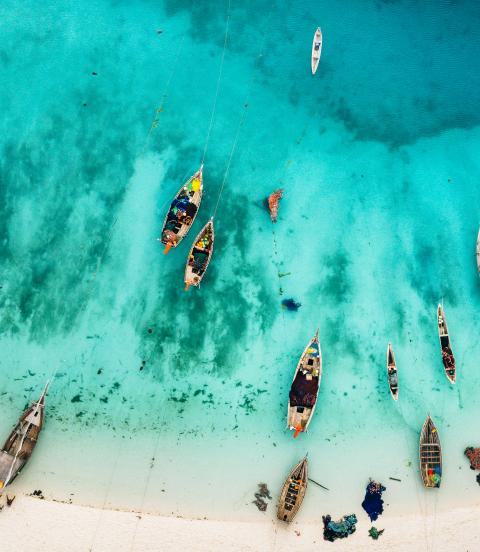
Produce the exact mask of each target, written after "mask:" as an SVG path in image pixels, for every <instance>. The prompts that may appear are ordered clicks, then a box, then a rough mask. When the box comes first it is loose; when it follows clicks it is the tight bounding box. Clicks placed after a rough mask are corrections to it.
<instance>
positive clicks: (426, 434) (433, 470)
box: [420, 415, 442, 488]
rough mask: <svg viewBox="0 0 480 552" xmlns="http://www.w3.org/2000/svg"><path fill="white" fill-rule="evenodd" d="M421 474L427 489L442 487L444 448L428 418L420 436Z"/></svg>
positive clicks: (428, 417)
mask: <svg viewBox="0 0 480 552" xmlns="http://www.w3.org/2000/svg"><path fill="white" fill-rule="evenodd" d="M420 474H421V476H422V480H423V484H424V486H425V487H427V488H432V487H440V483H441V480H442V447H441V445H440V438H439V436H438V431H437V428H436V427H435V424H434V423H433V422H432V419H431V418H430V415H429V416H427V419H426V420H425V423H424V424H423V428H422V432H421V434H420Z"/></svg>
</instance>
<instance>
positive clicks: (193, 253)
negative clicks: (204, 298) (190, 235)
mask: <svg viewBox="0 0 480 552" xmlns="http://www.w3.org/2000/svg"><path fill="white" fill-rule="evenodd" d="M214 240H215V234H214V231H213V218H212V219H210V220H209V221H208V222H207V224H205V226H204V227H203V228H202V229H201V230H200V232H199V233H198V235H197V237H196V238H195V241H194V242H193V245H192V248H191V249H190V253H189V254H188V259H187V264H186V266H185V290H188V288H189V287H190V286H199V285H200V282H201V281H202V278H203V277H204V276H205V272H206V271H207V268H208V265H209V264H210V260H211V258H212V253H213V242H214Z"/></svg>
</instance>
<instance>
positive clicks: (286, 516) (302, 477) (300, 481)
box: [277, 458, 308, 523]
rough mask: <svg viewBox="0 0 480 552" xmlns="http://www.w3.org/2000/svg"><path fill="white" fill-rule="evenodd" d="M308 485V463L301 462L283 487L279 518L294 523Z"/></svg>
mask: <svg viewBox="0 0 480 552" xmlns="http://www.w3.org/2000/svg"><path fill="white" fill-rule="evenodd" d="M307 484H308V461H307V458H304V459H303V460H301V461H300V462H299V463H298V464H297V465H296V466H295V467H294V468H293V470H292V471H291V472H290V473H289V474H288V477H287V479H286V480H285V483H284V484H283V487H282V492H281V493H280V499H279V501H278V507H277V518H278V519H280V520H281V521H286V522H287V523H289V522H291V521H293V519H294V518H295V516H296V515H297V513H298V510H299V509H300V506H301V505H302V502H303V499H304V498H305V493H306V491H307Z"/></svg>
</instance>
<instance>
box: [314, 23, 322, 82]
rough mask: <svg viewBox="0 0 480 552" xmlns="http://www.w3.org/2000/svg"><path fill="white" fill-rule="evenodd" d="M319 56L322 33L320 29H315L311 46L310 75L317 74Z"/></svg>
mask: <svg viewBox="0 0 480 552" xmlns="http://www.w3.org/2000/svg"><path fill="white" fill-rule="evenodd" d="M321 55H322V31H321V29H320V27H317V30H316V31H315V34H314V35H313V44H312V75H315V73H316V72H317V68H318V64H319V63H320V56H321Z"/></svg>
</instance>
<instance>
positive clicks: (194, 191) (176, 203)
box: [159, 165, 203, 254]
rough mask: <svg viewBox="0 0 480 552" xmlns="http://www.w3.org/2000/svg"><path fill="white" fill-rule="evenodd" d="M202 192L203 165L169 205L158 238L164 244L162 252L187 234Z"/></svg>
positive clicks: (196, 211) (195, 214) (167, 250)
mask: <svg viewBox="0 0 480 552" xmlns="http://www.w3.org/2000/svg"><path fill="white" fill-rule="evenodd" d="M202 194H203V165H201V167H200V168H199V169H198V171H197V172H196V173H195V174H194V175H193V176H191V177H190V178H189V179H188V180H187V182H185V184H184V185H183V186H182V187H181V188H180V190H179V191H178V193H177V195H176V196H175V199H174V200H173V201H172V203H171V205H170V209H169V210H168V213H167V216H166V217H165V222H164V223H163V229H162V235H161V237H160V238H159V240H160V241H161V242H162V243H163V244H165V251H164V253H165V254H166V253H168V252H169V251H170V249H171V248H172V247H177V245H178V244H179V243H180V242H181V241H182V240H183V238H184V237H185V236H186V235H187V234H188V232H189V230H190V228H191V227H192V224H193V222H194V220H195V217H196V216H197V213H198V209H199V207H200V203H201V201H202Z"/></svg>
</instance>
